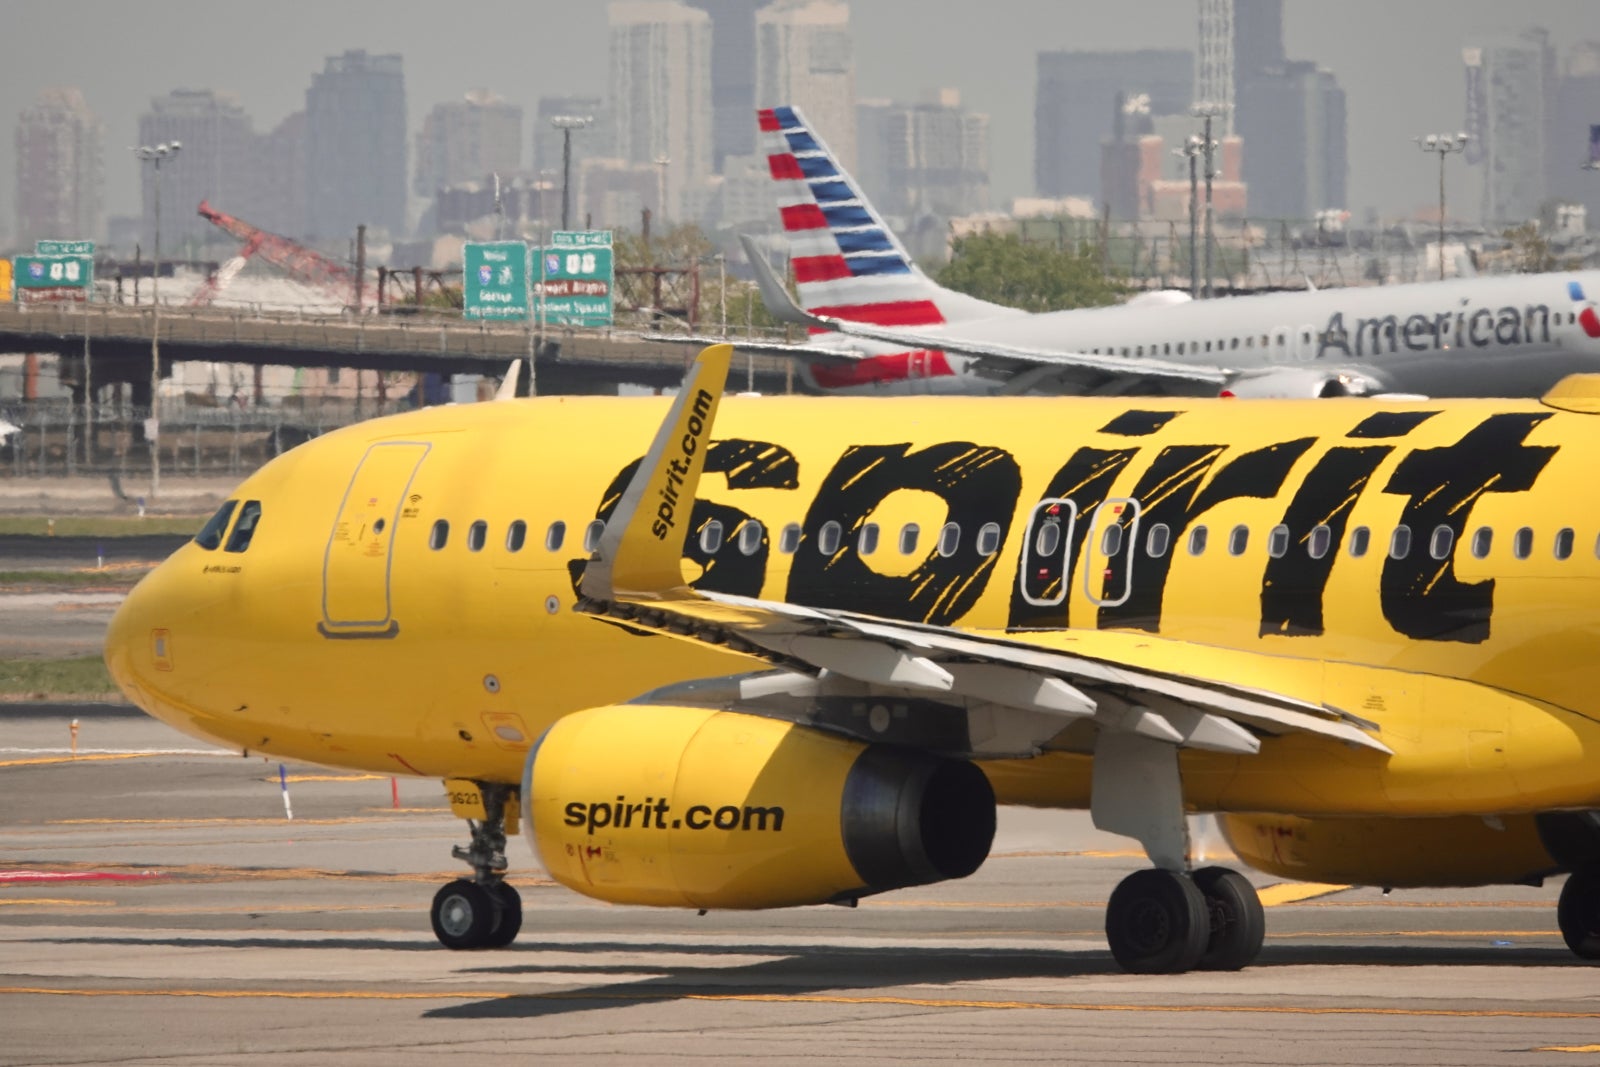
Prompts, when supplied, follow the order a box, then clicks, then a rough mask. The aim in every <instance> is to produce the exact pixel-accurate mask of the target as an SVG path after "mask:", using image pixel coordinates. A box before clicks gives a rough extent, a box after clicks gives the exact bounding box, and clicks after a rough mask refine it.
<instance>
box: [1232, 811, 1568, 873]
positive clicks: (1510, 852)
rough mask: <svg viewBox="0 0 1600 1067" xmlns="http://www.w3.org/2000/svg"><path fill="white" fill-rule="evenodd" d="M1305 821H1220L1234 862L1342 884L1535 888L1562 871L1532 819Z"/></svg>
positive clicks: (1255, 818) (1271, 818) (1268, 818)
mask: <svg viewBox="0 0 1600 1067" xmlns="http://www.w3.org/2000/svg"><path fill="white" fill-rule="evenodd" d="M1540 818H1543V819H1546V820H1547V821H1548V819H1549V817H1548V816H1537V817H1536V816H1533V815H1506V816H1500V817H1491V818H1479V817H1477V816H1452V817H1447V818H1436V819H1302V818H1298V817H1295V816H1289V815H1219V816H1217V823H1218V825H1219V826H1220V827H1221V828H1222V833H1223V836H1224V837H1226V838H1227V840H1228V844H1229V846H1231V847H1232V849H1233V852H1234V855H1236V856H1238V857H1239V859H1240V860H1242V861H1243V862H1245V863H1248V864H1249V865H1250V866H1252V867H1254V868H1255V869H1256V870H1258V871H1265V872H1267V873H1268V874H1275V875H1279V876H1281V877H1285V878H1295V879H1299V880H1300V881H1305V882H1328V883H1334V884H1339V885H1376V886H1384V887H1394V888H1401V887H1406V886H1474V885H1525V884H1529V883H1534V884H1537V882H1538V880H1539V879H1540V878H1542V877H1544V876H1545V875H1547V874H1553V873H1555V872H1557V871H1559V870H1561V869H1562V866H1563V865H1562V864H1560V863H1558V862H1557V861H1556V860H1555V859H1553V858H1552V857H1551V854H1550V852H1549V850H1548V849H1547V848H1546V846H1545V844H1544V843H1543V838H1542V836H1541V833H1540V828H1539V825H1538V823H1537V822H1536V819H1540Z"/></svg>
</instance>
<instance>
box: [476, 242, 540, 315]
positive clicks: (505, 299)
mask: <svg viewBox="0 0 1600 1067" xmlns="http://www.w3.org/2000/svg"><path fill="white" fill-rule="evenodd" d="M462 262H463V266H464V269H465V279H464V284H463V285H462V290H461V296H462V314H463V315H465V316H466V317H467V318H469V319H525V318H527V317H528V246H527V245H525V244H523V243H522V242H521V241H486V242H483V243H474V242H471V241H469V242H467V245H466V247H465V249H464V252H463V257H462Z"/></svg>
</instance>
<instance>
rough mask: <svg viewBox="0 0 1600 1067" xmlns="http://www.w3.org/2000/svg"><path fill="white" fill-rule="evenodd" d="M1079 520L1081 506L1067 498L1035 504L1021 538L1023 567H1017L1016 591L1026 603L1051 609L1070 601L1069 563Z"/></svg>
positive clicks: (1057, 498)
mask: <svg viewBox="0 0 1600 1067" xmlns="http://www.w3.org/2000/svg"><path fill="white" fill-rule="evenodd" d="M1077 521H1078V506H1077V505H1076V504H1074V503H1073V502H1072V501H1070V500H1067V499H1066V498H1064V497H1056V498H1052V499H1049V500H1041V501H1039V503H1038V504H1036V505H1034V508H1033V513H1032V514H1031V515H1029V516H1028V528H1027V532H1026V533H1025V534H1024V536H1023V538H1022V564H1021V566H1019V567H1018V568H1017V584H1018V587H1019V588H1018V590H1017V591H1018V592H1019V593H1020V594H1021V595H1022V599H1023V601H1024V602H1026V603H1028V604H1032V605H1033V606H1034V607H1036V608H1052V607H1055V606H1056V605H1057V604H1060V603H1061V602H1062V601H1063V600H1065V599H1066V598H1067V581H1068V575H1067V560H1068V559H1069V558H1070V556H1071V553H1072V528H1073V526H1074V525H1076V524H1077Z"/></svg>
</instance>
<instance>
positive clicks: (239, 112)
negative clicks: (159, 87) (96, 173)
mask: <svg viewBox="0 0 1600 1067" xmlns="http://www.w3.org/2000/svg"><path fill="white" fill-rule="evenodd" d="M170 141H178V142H179V143H181V144H182V145H183V151H182V152H180V153H179V154H178V156H177V158H176V159H174V160H172V161H170V162H169V163H167V164H165V165H164V166H163V167H162V170H161V245H162V248H163V249H164V250H165V252H166V253H168V254H172V255H178V254H181V253H180V251H179V250H180V249H181V248H182V247H183V246H184V245H186V244H188V245H201V244H205V243H206V242H207V241H211V240H214V239H217V238H218V237H219V234H218V233H217V231H215V230H214V229H213V228H212V226H211V224H210V223H208V222H207V221H206V220H205V219H203V218H201V217H200V216H199V215H198V214H196V213H195V209H196V208H197V207H199V206H200V202H201V201H202V200H209V201H210V202H211V206H212V207H214V208H216V209H218V210H219V211H226V212H228V213H229V214H235V215H240V216H243V217H245V218H250V217H251V216H252V215H254V214H258V212H257V210H256V209H257V208H258V207H259V205H260V200H261V196H262V193H263V188H262V182H261V179H260V177H259V173H258V171H257V168H256V166H255V163H256V144H255V141H256V135H255V130H254V128H253V127H252V124H251V121H250V116H249V115H247V114H245V110H244V108H242V107H240V106H239V100H238V97H236V96H234V95H233V94H232V93H227V92H217V91H214V90H211V89H175V90H173V91H172V92H170V93H168V94H167V95H166V96H158V97H156V98H155V99H154V100H152V101H150V110H149V111H147V112H145V113H144V114H143V115H140V116H139V143H140V144H142V145H156V144H164V143H167V142H170ZM140 175H141V179H142V182H141V190H142V196H143V199H142V203H143V205H144V209H143V221H142V223H141V225H140V227H139V232H140V235H141V236H140V240H141V241H143V242H144V244H145V247H147V248H148V247H151V245H152V244H153V243H154V239H155V203H156V201H155V183H156V175H155V169H154V168H152V167H141V168H140ZM221 239H222V240H224V241H231V239H230V238H227V237H222V238H221ZM195 254H196V255H198V252H197V251H196V253H195Z"/></svg>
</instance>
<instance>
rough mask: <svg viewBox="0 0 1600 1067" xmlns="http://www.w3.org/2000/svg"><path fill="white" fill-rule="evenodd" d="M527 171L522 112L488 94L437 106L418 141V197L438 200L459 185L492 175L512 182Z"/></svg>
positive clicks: (482, 92) (474, 92) (478, 93)
mask: <svg viewBox="0 0 1600 1067" xmlns="http://www.w3.org/2000/svg"><path fill="white" fill-rule="evenodd" d="M521 167H522V108H520V107H518V106H517V105H516V104H508V103H506V101H505V100H504V99H502V98H501V97H499V96H497V95H495V94H494V93H492V92H490V91H489V90H488V89H473V90H471V91H470V92H468V93H467V94H466V96H464V97H463V98H462V99H460V100H454V101H451V102H450V103H448V104H435V105H434V106H433V110H432V111H430V112H428V117H427V118H425V119H423V120H422V132H421V133H419V134H418V135H417V170H416V180H415V184H414V185H413V186H412V191H413V192H415V193H416V194H417V195H418V196H422V197H432V196H433V195H434V194H435V193H437V192H438V191H439V190H440V189H442V188H444V187H445V186H447V185H454V184H456V183H457V182H464V181H471V180H473V179H475V178H482V177H483V176H484V175H486V174H500V175H505V176H509V175H510V174H511V173H512V172H513V171H517V170H520V169H521Z"/></svg>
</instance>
